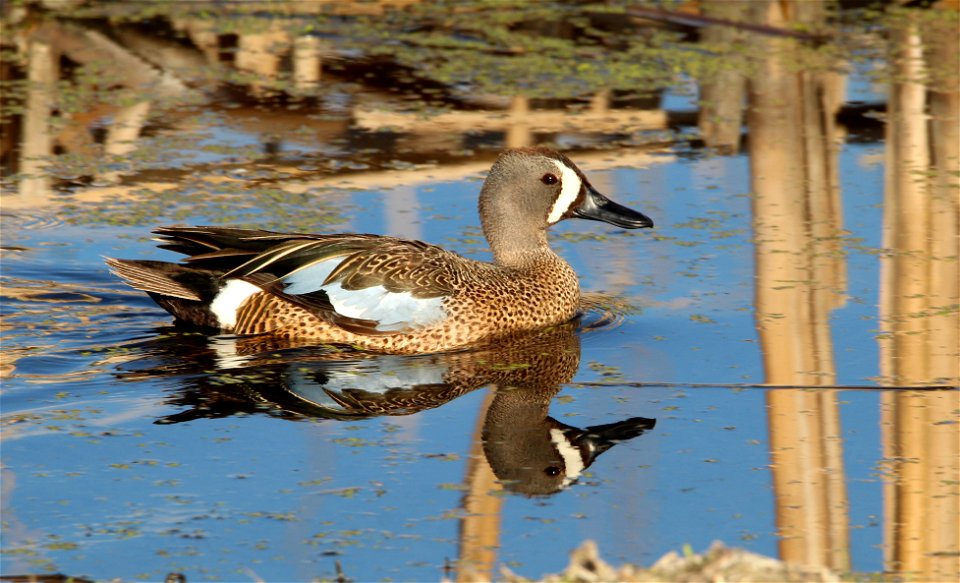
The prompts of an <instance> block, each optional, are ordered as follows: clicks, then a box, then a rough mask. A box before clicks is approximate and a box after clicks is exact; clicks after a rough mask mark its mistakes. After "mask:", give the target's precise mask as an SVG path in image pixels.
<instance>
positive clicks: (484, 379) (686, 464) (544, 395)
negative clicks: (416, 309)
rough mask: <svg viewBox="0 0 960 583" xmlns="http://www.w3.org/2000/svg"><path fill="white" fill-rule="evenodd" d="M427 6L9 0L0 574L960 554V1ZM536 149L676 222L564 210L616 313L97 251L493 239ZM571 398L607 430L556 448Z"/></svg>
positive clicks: (565, 230)
mask: <svg viewBox="0 0 960 583" xmlns="http://www.w3.org/2000/svg"><path fill="white" fill-rule="evenodd" d="M399 4H404V5H406V4H408V3H399ZM409 4H410V5H409V6H407V7H404V8H398V7H395V6H393V7H391V6H392V5H389V3H373V4H359V3H357V4H340V3H336V4H322V3H309V2H298V3H279V4H276V3H274V4H270V5H248V6H246V7H240V6H233V5H231V6H228V7H227V8H224V7H223V6H219V5H218V6H213V5H211V6H205V5H202V4H196V3H189V4H180V3H174V4H172V5H170V6H167V5H164V4H121V3H109V4H103V5H92V6H86V5H84V6H79V5H77V6H73V7H72V8H71V7H66V8H62V9H58V10H52V11H47V12H42V11H37V10H34V9H32V8H31V9H30V10H26V9H23V8H20V7H13V8H9V9H7V11H6V12H5V14H4V19H5V20H4V23H3V24H4V29H5V31H7V32H5V34H4V40H3V42H4V43H5V44H4V45H3V50H4V52H3V59H2V61H0V64H2V67H3V85H2V87H3V96H2V100H3V109H4V113H3V118H2V121H3V124H4V126H3V133H2V135H3V138H2V163H3V168H4V177H3V182H2V188H3V199H2V205H3V225H2V227H3V231H2V237H3V241H2V250H3V251H2V256H0V259H2V277H3V296H2V298H3V302H2V328H0V331H2V356H3V363H2V374H3V389H2V391H3V392H2V399H3V402H2V405H3V411H2V416H3V417H2V419H3V421H2V422H3V425H2V432H3V433H2V435H3V451H2V456H3V460H2V461H3V470H2V475H3V486H2V504H3V518H2V520H3V523H2V524H3V533H2V537H3V540H2V553H3V554H2V560H3V562H2V569H0V572H2V574H3V575H16V574H23V573H52V572H62V573H67V574H70V575H73V576H84V577H90V578H94V579H109V578H115V577H118V578H122V579H124V580H128V579H148V580H156V579H162V578H163V577H165V576H166V575H167V574H168V573H171V572H180V573H183V574H185V575H186V576H187V578H188V579H189V580H191V581H193V580H201V579H211V580H259V579H263V580H267V581H276V580H309V579H312V578H318V577H319V578H333V577H336V576H337V573H338V572H340V571H338V569H341V570H342V573H343V574H344V575H345V576H346V577H349V578H352V579H354V580H361V581H367V580H382V579H393V580H436V579H439V578H440V577H442V576H447V577H450V578H457V579H458V580H482V579H488V578H490V577H496V576H497V574H498V573H499V572H500V571H499V569H500V567H501V566H507V567H509V568H510V569H512V570H513V571H515V572H518V573H521V574H523V575H525V576H528V577H538V576H540V575H542V574H544V573H548V572H556V571H559V570H561V569H562V568H563V567H564V566H565V565H566V563H567V557H566V556H567V553H568V552H569V551H570V550H572V549H573V548H574V547H576V546H578V545H579V544H580V542H581V541H582V540H584V539H587V538H591V539H594V540H596V541H598V543H599V546H600V549H601V553H602V554H603V556H604V557H605V558H606V559H607V560H611V561H613V562H623V561H630V562H635V563H640V564H650V563H652V562H653V561H655V560H656V559H657V558H658V557H659V556H661V555H663V554H664V553H666V552H668V551H671V550H681V549H683V548H684V547H685V545H689V547H690V548H692V549H694V550H703V549H705V548H706V547H707V546H708V545H709V544H710V542H711V541H713V540H717V539H719V540H723V541H724V542H725V543H726V544H728V545H731V546H741V547H745V548H747V549H749V550H752V551H755V552H759V553H763V554H766V555H770V556H776V557H779V558H781V559H784V560H789V561H795V562H802V563H807V564H812V565H822V566H827V567H830V568H832V569H835V570H837V571H840V572H848V571H856V572H865V573H883V572H886V573H893V574H900V575H904V576H907V577H911V578H913V579H916V580H921V581H941V580H951V579H956V577H957V574H958V573H960V569H958V567H957V563H958V557H960V555H958V548H957V540H958V531H957V524H958V520H957V518H958V506H957V504H958V496H957V484H958V483H960V480H958V477H960V476H958V474H960V468H958V461H957V460H958V459H960V451H958V445H957V444H958V439H957V437H958V435H957V411H958V393H957V392H956V390H955V387H956V385H957V384H958V379H957V371H958V368H960V364H958V329H960V317H958V310H957V304H958V299H957V297H958V289H957V288H958V285H957V281H958V268H957V232H958V202H957V180H958V178H957V177H958V175H960V174H958V170H960V168H958V152H957V147H958V143H960V140H958V137H957V127H958V126H957V123H956V121H957V119H958V118H960V112H958V109H960V105H958V103H960V93H958V81H957V79H956V77H955V76H951V75H950V74H949V73H950V72H951V71H956V66H955V62H956V57H957V54H958V50H957V46H956V43H957V37H956V35H955V34H952V33H950V34H947V33H945V32H944V31H945V30H946V31H947V32H949V31H955V27H956V23H957V13H956V11H952V10H949V9H939V8H938V9H930V10H920V9H918V10H893V9H890V10H888V11H886V12H880V11H877V12H869V11H864V10H860V11H853V10H850V11H847V12H839V13H821V12H820V10H819V9H820V8H822V6H821V4H820V3H819V2H813V1H810V2H786V3H774V2H771V3H767V2H761V1H757V2H751V3H716V2H703V3H701V12H699V13H698V12H693V13H691V12H683V14H684V15H683V16H681V14H680V12H678V11H680V9H681V8H683V7H681V6H678V5H675V4H665V5H663V6H660V8H664V9H665V10H667V13H664V12H657V11H656V10H654V11H651V10H653V8H654V7H652V6H648V5H646V4H642V3H641V4H638V5H635V6H633V8H631V9H630V10H631V11H632V12H629V13H627V14H621V13H618V12H617V11H618V10H619V9H618V8H616V4H614V5H612V6H613V7H612V8H609V11H612V13H613V14H608V13H607V11H606V10H600V9H598V8H588V7H576V6H566V5H553V4H550V5H548V4H538V3H533V4H529V5H527V6H526V7H525V8H522V9H521V8H515V9H512V10H505V9H503V8H493V9H491V8H489V7H488V5H487V3H485V2H480V1H477V2H474V3H469V4H460V5H458V9H457V10H454V9H452V8H450V7H444V6H441V5H438V4H435V3H428V2H412V3H409ZM777 6H787V7H788V11H787V12H786V13H780V12H778V10H777V9H776V7H777ZM766 8H768V9H769V10H765V9H766ZM361 12H363V13H365V14H360V13H361ZM711 18H713V19H717V18H719V19H721V20H723V19H727V20H734V21H738V22H741V23H752V24H751V26H750V27H748V26H729V25H728V23H724V22H719V23H718V21H717V20H711ZM588 23H589V26H586V25H587V24H588ZM951 27H953V28H951ZM750 30H754V32H750ZM797 31H802V32H799V33H798V32H797ZM928 65H930V66H928ZM951 66H952V68H951ZM741 103H745V104H746V105H747V107H746V108H745V109H742V108H740V107H739V106H738V104H741ZM525 145H549V146H552V147H557V148H560V149H562V150H563V151H565V152H566V153H568V155H570V157H571V158H572V159H573V160H574V161H575V162H577V163H578V164H579V165H580V166H581V167H582V168H583V169H584V171H585V172H586V173H587V175H588V176H589V177H590V179H591V181H592V183H593V184H594V186H596V187H597V188H598V189H599V190H601V191H602V192H605V193H607V194H609V195H610V196H611V197H613V198H615V199H617V200H618V201H620V202H623V203H625V204H628V205H629V206H632V207H634V208H637V209H639V210H641V211H643V212H644V213H646V214H648V215H650V216H651V217H653V219H654V220H655V221H656V224H657V228H656V229H655V230H653V231H644V232H636V231H622V230H616V229H612V228H610V227H609V226H608V225H603V224H599V223H587V222H585V221H577V222H573V221H571V222H568V223H564V224H561V225H558V226H557V228H555V229H553V230H552V239H551V242H552V245H553V246H554V248H555V249H556V250H557V251H558V252H559V253H561V254H562V255H563V256H564V257H565V258H566V259H567V260H568V261H569V262H570V263H571V264H572V265H573V266H574V268H575V269H576V270H577V272H578V273H579V274H580V276H581V285H582V287H583V288H584V290H586V291H588V292H590V293H591V294H592V295H591V298H592V300H591V303H590V304H589V307H588V310H587V311H586V313H585V314H584V315H583V317H582V318H581V319H580V320H579V321H578V322H575V323H572V324H571V326H569V327H560V328H558V329H555V330H550V331H547V332H545V333H540V334H535V335H532V336H531V337H530V338H527V339H524V340H523V341H521V342H518V343H517V344H514V345H510V346H504V347H500V348H499V349H497V350H485V351H467V352H464V353H457V354H451V355H424V356H419V357H360V356H359V355H355V354H353V355H351V354H343V353H331V351H330V350H329V349H325V348H318V347H304V346H297V347H294V346H281V345H275V344H274V345H271V344H251V343H249V342H246V341H243V340H238V339H235V338H231V337H208V336H205V335H201V334H196V333H190V332H188V331H183V330H176V329H173V328H172V327H170V318H169V316H168V315H167V314H166V313H165V312H163V311H162V310H161V309H160V308H158V307H157V306H156V305H154V304H153V303H152V302H151V301H150V300H149V298H147V297H146V296H145V295H143V294H141V293H139V292H135V291H133V290H131V289H129V288H126V287H125V286H123V285H122V284H121V283H120V282H119V281H117V280H116V279H115V278H114V277H113V276H111V275H110V274H109V273H108V272H107V270H106V268H105V266H104V265H103V263H102V259H101V257H102V256H113V257H129V258H137V257H140V258H156V259H169V258H172V257H173V256H172V254H169V253H167V252H163V251H160V250H157V249H156V248H155V247H154V246H153V243H152V242H150V240H149V231H150V229H151V227H153V226H156V225H162V224H171V223H184V224H230V225H242V226H251V227H252V226H256V227H259V228H268V229H277V230H288V231H314V232H373V233H383V234H389V235H394V236H402V237H410V238H416V239H423V240H426V241H429V242H432V243H437V244H441V245H443V246H445V247H447V248H450V249H453V250H456V251H457V252H460V253H462V254H465V255H467V256H471V257H476V258H486V257H487V249H486V244H485V242H484V240H483V237H482V234H481V233H480V230H479V227H478V222H477V217H476V210H475V205H476V195H477V192H478V190H479V186H480V181H481V180H482V178H483V176H484V172H485V171H486V170H487V169H488V168H489V165H490V163H491V162H492V160H493V159H494V157H495V156H496V154H497V152H499V151H500V150H502V149H503V148H504V147H510V146H525ZM551 429H554V430H560V431H561V432H563V433H564V434H565V435H568V436H571V437H573V438H580V437H581V436H582V435H583V434H584V431H586V433H589V432H591V431H592V432H593V433H595V434H601V435H603V436H606V437H607V438H608V440H609V441H608V443H605V444H604V445H603V448H607V447H608V446H609V448H608V449H604V451H603V452H602V453H601V454H600V455H599V456H598V457H597V458H596V459H595V460H592V464H591V465H589V466H588V467H585V468H583V469H582V470H581V471H580V472H573V471H571V472H570V473H569V475H568V473H567V472H563V473H561V474H559V475H556V476H549V475H548V474H547V473H544V472H538V471H535V469H536V468H539V465H538V464H540V463H541V462H543V460H545V459H548V458H550V456H551V455H553V454H551V453H549V452H550V451H551V448H552V447H553V443H554V442H553V441H552V440H551V439H550V436H551V433H550V430H551ZM553 435H556V434H553ZM485 436H486V437H485ZM532 469H534V470H532ZM548 478H549V479H548ZM574 478H575V479H574Z"/></svg>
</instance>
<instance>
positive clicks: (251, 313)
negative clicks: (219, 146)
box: [105, 148, 654, 354]
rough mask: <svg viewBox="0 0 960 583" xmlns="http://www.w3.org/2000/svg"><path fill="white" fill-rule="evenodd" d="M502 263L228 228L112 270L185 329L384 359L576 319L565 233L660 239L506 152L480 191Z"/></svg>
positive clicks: (369, 239) (569, 182)
mask: <svg viewBox="0 0 960 583" xmlns="http://www.w3.org/2000/svg"><path fill="white" fill-rule="evenodd" d="M478 212H479V216H480V223H481V226H482V229H483V233H484V236H485V237H486V240H487V242H488V244H489V247H490V250H491V253H492V256H493V257H492V261H480V260H475V259H470V258H466V257H463V256H462V255H459V254H457V253H455V252H453V251H449V250H446V249H443V248H441V247H439V246H436V245H432V244H428V243H425V242H422V241H415V240H409V239H401V238H396V237H389V236H383V235H374V234H303V233H280V232H274V231H266V230H258V229H239V228H231V227H219V226H195V227H190V226H168V227H159V228H157V229H155V230H154V231H153V233H154V234H156V235H157V236H158V238H157V241H158V242H159V243H160V245H159V247H160V248H162V249H167V250H170V251H174V252H176V253H180V254H182V255H184V256H185V258H184V259H183V260H182V261H181V262H179V263H174V262H167V261H153V260H131V259H114V258H105V261H106V263H107V265H108V267H109V268H110V270H111V271H112V272H113V273H114V274H115V275H117V276H118V277H119V278H120V279H122V280H124V281H125V282H126V283H127V284H128V285H130V286H131V287H133V288H135V289H138V290H141V291H144V292H146V293H147V294H148V295H149V296H150V297H151V298H152V299H153V300H154V301H155V302H156V303H157V304H159V305H160V306H161V307H162V308H164V309H165V310H166V311H168V312H169V313H170V314H172V315H173V316H174V318H175V321H176V323H177V324H185V325H188V326H191V327H194V328H198V329H202V330H205V331H209V332H213V333H216V334H229V335H235V336H253V335H272V336H277V337H282V338H290V339H297V340H298V341H301V342H304V341H306V342H316V343H318V344H327V345H345V346H352V347H354V348H357V349H360V350H365V351H370V352H376V353H387V354H426V353H434V352H445V351H451V350H459V349H465V348H468V347H470V346H475V345H481V344H483V343H489V342H497V341H498V339H503V338H506V337H509V336H511V335H516V334H518V333H523V332H526V331H530V330H536V329H542V328H545V327H549V326H555V325H558V324H561V323H563V322H567V321H569V320H571V319H572V318H574V317H575V316H576V315H577V314H578V310H579V306H580V286H579V281H578V278H577V274H576V273H575V271H574V270H573V268H572V267H571V266H570V265H569V264H568V263H567V262H566V261H565V260H564V259H563V258H561V257H560V256H559V255H557V254H556V253H555V252H554V251H553V250H552V249H551V248H550V246H549V243H548V241H547V230H548V229H549V228H550V227H552V226H553V225H555V224H557V223H559V222H561V221H564V220H567V219H587V220H595V221H603V222H606V223H609V224H610V225H613V226H614V227H618V228H622V229H640V228H651V227H653V225H654V223H653V220H652V219H650V218H649V217H648V216H646V215H645V214H643V213H641V212H639V211H636V210H633V209H631V208H628V207H626V206H623V205H621V204H619V203H617V202H614V201H613V200H611V199H609V198H607V197H606V196H604V195H603V194H601V193H600V192H598V191H597V190H596V189H595V188H594V187H593V186H592V185H591V184H590V182H589V180H588V179H587V177H586V176H585V175H584V173H583V172H582V171H581V170H580V169H579V168H577V166H576V165H575V164H574V163H573V162H572V161H571V160H570V159H569V158H568V157H567V156H566V155H565V154H563V153H561V152H558V151H556V150H552V149H548V148H514V149H509V150H506V151H504V152H502V153H501V154H500V155H499V156H498V157H497V159H496V160H495V162H494V164H493V166H492V167H491V168H490V171H489V172H488V174H487V176H486V178H485V180H484V182H483V186H482V188H481V190H480V196H479V204H478Z"/></svg>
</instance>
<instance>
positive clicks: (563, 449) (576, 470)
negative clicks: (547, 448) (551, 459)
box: [550, 429, 584, 488]
mask: <svg viewBox="0 0 960 583" xmlns="http://www.w3.org/2000/svg"><path fill="white" fill-rule="evenodd" d="M550 441H552V442H553V445H554V446H556V448H557V451H558V452H560V457H562V458H563V465H564V467H565V468H566V478H564V479H563V487H564V488H566V487H567V486H569V485H570V484H572V483H573V481H574V480H576V479H577V478H579V477H580V474H581V473H583V468H584V466H583V457H581V455H580V448H579V447H577V446H575V445H573V444H572V443H570V440H569V439H567V436H566V435H564V434H563V431H560V430H559V429H551V430H550Z"/></svg>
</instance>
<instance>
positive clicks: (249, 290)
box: [210, 279, 261, 331]
mask: <svg viewBox="0 0 960 583" xmlns="http://www.w3.org/2000/svg"><path fill="white" fill-rule="evenodd" d="M258 291H261V290H260V288H258V287H257V286H255V285H253V284H252V283H249V282H246V281H243V280H242V279H230V280H227V285H225V286H223V288H221V289H220V293H218V294H217V297H215V298H213V302H211V304H210V311H211V312H213V315H214V316H216V317H217V322H219V323H220V328H222V329H223V330H228V331H229V330H233V327H234V326H236V325H237V310H238V309H239V308H240V304H242V303H243V302H245V301H246V299H247V298H249V297H250V296H252V295H253V294H255V293H257V292H258Z"/></svg>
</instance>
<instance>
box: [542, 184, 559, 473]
mask: <svg viewBox="0 0 960 583" xmlns="http://www.w3.org/2000/svg"><path fill="white" fill-rule="evenodd" d="M548 176H550V175H548ZM543 473H544V474H546V475H548V476H559V475H560V468H558V467H557V466H547V467H546V468H545V469H544V470H543Z"/></svg>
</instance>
